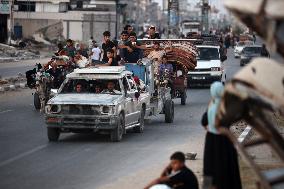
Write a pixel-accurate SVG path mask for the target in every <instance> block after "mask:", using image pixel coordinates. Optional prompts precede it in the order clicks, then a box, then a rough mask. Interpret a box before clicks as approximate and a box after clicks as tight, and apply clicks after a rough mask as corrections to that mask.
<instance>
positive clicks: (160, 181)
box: [145, 152, 198, 189]
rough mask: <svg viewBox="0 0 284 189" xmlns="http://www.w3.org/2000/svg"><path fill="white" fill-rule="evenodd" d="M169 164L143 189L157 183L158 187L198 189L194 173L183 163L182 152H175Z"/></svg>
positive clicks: (148, 188)
mask: <svg viewBox="0 0 284 189" xmlns="http://www.w3.org/2000/svg"><path fill="white" fill-rule="evenodd" d="M170 160H171V162H170V164H169V165H168V166H167V167H166V168H165V169H164V171H163V172H162V174H161V176H160V177H159V178H157V179H155V180H154V181H152V182H151V183H150V184H149V185H147V186H146V187H145V189H150V188H151V187H153V186H157V185H159V186H160V188H169V187H170V188H172V189H198V181H197V178H196V176H195V175H194V173H193V172H192V171H191V170H190V169H189V168H187V167H186V165H185V155H184V153H182V152H175V153H174V154H173V155H172V156H171V158H170Z"/></svg>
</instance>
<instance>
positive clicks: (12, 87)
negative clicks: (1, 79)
mask: <svg viewBox="0 0 284 189" xmlns="http://www.w3.org/2000/svg"><path fill="white" fill-rule="evenodd" d="M18 88H20V89H24V88H27V85H26V83H16V84H7V85H3V86H0V92H6V91H15V90H17V89H18Z"/></svg>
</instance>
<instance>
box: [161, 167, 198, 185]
mask: <svg viewBox="0 0 284 189" xmlns="http://www.w3.org/2000/svg"><path fill="white" fill-rule="evenodd" d="M169 178H170V180H169V181H168V182H166V183H165V184H166V185H168V186H169V187H172V188H174V189H198V181H197V178H196V176H195V175H194V173H193V172H192V171H191V170H190V169H188V168H187V167H186V166H184V167H183V168H182V169H181V170H180V171H178V172H176V173H173V174H171V175H169Z"/></svg>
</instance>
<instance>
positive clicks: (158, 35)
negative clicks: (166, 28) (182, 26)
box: [148, 33, 161, 39]
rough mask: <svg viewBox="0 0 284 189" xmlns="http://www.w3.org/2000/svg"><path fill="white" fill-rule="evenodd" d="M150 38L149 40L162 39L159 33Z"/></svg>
mask: <svg viewBox="0 0 284 189" xmlns="http://www.w3.org/2000/svg"><path fill="white" fill-rule="evenodd" d="M148 38H149V39H161V37H160V34H159V33H155V34H154V35H150V36H149V37H148Z"/></svg>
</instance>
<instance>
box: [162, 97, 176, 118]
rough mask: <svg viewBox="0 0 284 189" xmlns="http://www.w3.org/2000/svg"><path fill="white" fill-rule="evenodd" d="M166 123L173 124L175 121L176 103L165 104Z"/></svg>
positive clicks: (169, 101)
mask: <svg viewBox="0 0 284 189" xmlns="http://www.w3.org/2000/svg"><path fill="white" fill-rule="evenodd" d="M164 108H165V122H166V123H172V122H173V121H174V102H173V101H172V100H166V102H165V107H164Z"/></svg>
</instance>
